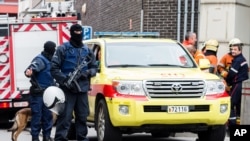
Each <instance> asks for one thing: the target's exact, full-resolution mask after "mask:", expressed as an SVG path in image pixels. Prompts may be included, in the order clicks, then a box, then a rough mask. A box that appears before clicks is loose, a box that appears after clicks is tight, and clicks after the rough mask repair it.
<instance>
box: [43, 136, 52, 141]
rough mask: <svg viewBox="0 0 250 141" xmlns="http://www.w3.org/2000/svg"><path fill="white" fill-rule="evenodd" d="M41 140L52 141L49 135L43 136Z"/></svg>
mask: <svg viewBox="0 0 250 141" xmlns="http://www.w3.org/2000/svg"><path fill="white" fill-rule="evenodd" d="M43 141H53V139H52V138H51V137H43Z"/></svg>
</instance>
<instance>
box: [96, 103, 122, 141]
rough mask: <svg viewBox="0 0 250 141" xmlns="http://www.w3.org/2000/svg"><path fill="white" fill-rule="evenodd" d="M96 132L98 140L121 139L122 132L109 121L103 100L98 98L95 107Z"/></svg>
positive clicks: (116, 140) (119, 140) (117, 140)
mask: <svg viewBox="0 0 250 141" xmlns="http://www.w3.org/2000/svg"><path fill="white" fill-rule="evenodd" d="M96 116H97V117H96V121H95V124H96V132H97V138H98V141H111V140H113V141H121V140H122V133H121V131H120V129H119V128H117V127H114V126H113V125H112V123H111V121H110V117H109V113H108V108H107V105H106V102H105V100H100V101H99V103H98V106H97V109H96Z"/></svg>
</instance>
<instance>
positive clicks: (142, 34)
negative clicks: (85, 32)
mask: <svg viewBox="0 0 250 141" xmlns="http://www.w3.org/2000/svg"><path fill="white" fill-rule="evenodd" d="M94 36H96V37H99V38H101V37H159V36H160V33H159V32H94Z"/></svg>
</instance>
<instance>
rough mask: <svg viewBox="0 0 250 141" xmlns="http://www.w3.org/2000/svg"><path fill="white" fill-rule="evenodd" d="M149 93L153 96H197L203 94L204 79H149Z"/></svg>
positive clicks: (147, 88)
mask: <svg viewBox="0 0 250 141" xmlns="http://www.w3.org/2000/svg"><path fill="white" fill-rule="evenodd" d="M145 88H146V92H147V95H148V96H149V97H151V98H197V97H201V96H203V92H204V89H205V82H204V81H203V80H147V81H145Z"/></svg>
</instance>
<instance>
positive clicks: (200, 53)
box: [194, 50, 206, 64]
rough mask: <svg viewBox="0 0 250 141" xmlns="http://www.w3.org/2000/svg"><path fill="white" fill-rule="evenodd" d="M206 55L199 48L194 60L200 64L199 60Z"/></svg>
mask: <svg viewBox="0 0 250 141" xmlns="http://www.w3.org/2000/svg"><path fill="white" fill-rule="evenodd" d="M205 58H206V57H205V55H204V54H203V53H202V52H201V51H200V50H197V51H196V52H195V54H194V60H195V62H196V63H197V64H199V60H200V59H205Z"/></svg>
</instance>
